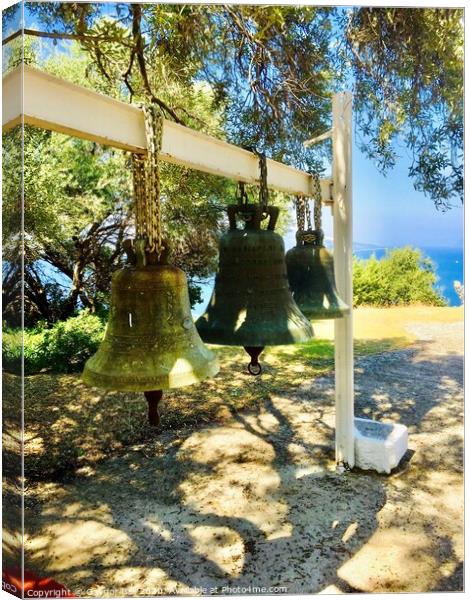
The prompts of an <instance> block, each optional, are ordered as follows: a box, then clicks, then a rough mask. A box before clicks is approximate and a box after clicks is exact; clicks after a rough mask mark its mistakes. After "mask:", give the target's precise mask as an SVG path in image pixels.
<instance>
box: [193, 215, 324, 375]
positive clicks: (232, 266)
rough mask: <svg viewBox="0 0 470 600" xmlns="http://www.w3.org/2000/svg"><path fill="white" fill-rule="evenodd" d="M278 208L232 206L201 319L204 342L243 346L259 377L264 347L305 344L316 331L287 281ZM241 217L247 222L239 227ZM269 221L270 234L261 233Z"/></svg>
mask: <svg viewBox="0 0 470 600" xmlns="http://www.w3.org/2000/svg"><path fill="white" fill-rule="evenodd" d="M278 214H279V209H278V208H275V207H267V208H266V209H265V210H263V208H262V206H261V205H257V204H236V205H231V206H229V207H228V217H229V225H230V229H229V231H228V232H227V233H225V234H224V235H223V236H222V238H221V240H220V244H219V268H218V272H217V275H216V279H215V287H214V291H213V294H212V297H211V299H210V301H209V304H208V306H207V308H206V312H205V313H204V314H203V315H202V316H201V317H200V318H199V319H198V320H197V322H196V327H197V328H198V331H199V333H200V335H201V338H202V339H203V340H204V341H205V342H207V343H211V344H221V345H224V346H243V347H244V348H245V350H246V351H247V352H248V353H249V354H250V356H251V358H252V360H251V362H250V364H249V367H248V369H249V371H250V373H252V374H254V375H257V374H259V373H260V372H261V367H260V365H259V363H258V356H259V354H260V353H261V352H262V350H263V348H264V346H278V345H284V344H293V343H297V342H305V341H307V340H309V339H311V338H312V337H313V329H312V326H311V324H310V323H309V321H308V320H307V319H306V318H305V317H304V316H303V314H302V313H301V312H300V310H299V308H298V307H297V306H296V304H295V302H294V301H293V299H292V295H291V293H290V290H289V284H288V281H287V272H286V263H285V258H284V242H283V240H282V237H281V236H280V235H278V234H277V233H275V232H274V227H275V224H276V220H277V218H278ZM237 216H240V217H241V218H242V220H243V221H244V222H245V228H244V229H238V228H237V221H236V218H237ZM263 217H269V222H268V226H267V229H261V221H262V219H263Z"/></svg>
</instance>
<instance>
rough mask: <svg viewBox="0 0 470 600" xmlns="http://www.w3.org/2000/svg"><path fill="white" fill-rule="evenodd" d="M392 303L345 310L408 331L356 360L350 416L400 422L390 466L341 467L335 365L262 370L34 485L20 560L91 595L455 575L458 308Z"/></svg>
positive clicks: (361, 321)
mask: <svg viewBox="0 0 470 600" xmlns="http://www.w3.org/2000/svg"><path fill="white" fill-rule="evenodd" d="M377 310H379V311H380V309H377ZM396 310H397V311H401V312H394V310H388V311H387V312H386V313H384V312H383V311H382V312H374V311H373V310H372V311H369V313H368V314H367V318H363V317H361V316H360V315H359V316H358V318H357V319H355V321H356V325H357V327H356V335H358V336H359V337H361V338H364V339H366V338H367V336H368V335H369V334H368V332H369V333H370V337H377V327H378V326H379V325H381V326H382V329H383V330H386V329H387V328H388V329H389V330H390V331H387V333H386V334H384V335H387V336H388V337H391V338H392V337H393V338H400V339H401V338H403V336H405V337H406V338H407V339H408V340H409V341H410V342H411V344H410V345H408V346H406V347H403V348H398V349H394V350H390V351H386V352H381V353H379V354H373V355H369V356H363V357H360V358H358V359H357V361H356V368H355V377H356V416H359V417H367V418H372V419H377V420H383V421H388V422H399V423H403V424H404V425H406V426H407V427H408V429H409V434H410V440H409V451H408V453H407V455H406V456H405V458H404V460H402V462H401V463H400V465H399V466H398V467H397V469H396V470H395V471H394V472H393V473H392V474H391V475H390V476H386V475H378V474H375V473H372V472H361V471H356V470H353V471H352V472H346V473H343V474H338V473H336V472H335V465H334V375H333V373H332V372H331V371H330V372H325V373H323V374H320V375H319V376H317V377H316V378H315V379H313V380H312V379H306V378H304V380H303V382H300V383H297V380H296V385H295V387H294V386H292V385H290V386H289V385H287V383H286V385H284V386H282V385H279V386H277V388H275V389H274V388H273V387H272V386H270V385H269V377H270V373H269V371H268V372H267V373H266V374H264V375H263V376H262V377H260V378H258V379H257V380H256V381H255V382H250V384H249V385H250V386H257V387H258V390H257V392H258V394H261V397H262V398H263V402H262V404H261V405H259V404H257V405H256V406H255V407H251V408H250V407H249V406H248V407H244V408H243V409H240V410H237V408H236V405H233V404H231V405H230V413H229V415H228V416H227V415H226V416H225V418H224V419H214V422H209V423H200V424H199V426H198V427H196V428H195V427H193V428H187V429H184V430H179V431H176V430H169V431H166V432H162V433H160V434H159V435H158V436H156V437H154V438H153V439H152V440H151V441H149V440H148V439H147V440H146V441H145V442H142V443H136V444H134V445H127V446H123V447H122V448H121V450H120V451H113V452H109V454H108V456H105V457H101V458H100V460H98V461H96V462H95V463H93V464H91V463H90V464H85V465H84V466H83V467H82V468H81V469H79V470H78V473H77V475H76V476H75V477H74V478H73V479H71V480H70V481H69V482H68V483H64V482H58V481H48V482H41V483H36V484H35V485H33V486H32V487H31V489H30V491H29V492H28V496H27V499H26V507H27V512H26V527H27V531H28V535H27V537H26V566H27V567H28V568H30V569H31V570H33V571H35V572H37V573H41V574H45V575H48V576H52V577H54V578H55V579H56V580H57V581H59V582H60V583H62V584H64V585H66V586H67V587H68V588H69V589H71V590H72V591H73V592H74V593H75V594H77V595H81V596H95V597H96V596H113V595H114V596H116V595H121V596H131V595H151V596H153V595H158V594H185V593H186V594H187V593H190V594H193V593H194V594H200V593H225V594H227V593H256V592H283V593H337V592H358V591H360V592H383V591H395V592H397V591H406V592H424V591H443V590H449V591H450V590H453V591H456V590H462V586H463V583H462V577H463V575H462V564H463V563H462V561H463V470H462V451H463V391H462V378H463V323H462V320H461V319H462V312H461V311H458V309H424V308H423V309H419V310H414V311H408V312H407V310H406V309H396ZM403 311H404V312H403ZM374 319H375V320H374ZM361 328H362V329H361ZM327 329H328V326H326V325H325V326H324V325H321V326H320V327H319V328H318V329H317V335H319V331H320V332H321V334H322V336H324V337H328V335H329V333H328V330H327ZM291 375H292V374H291V373H290V371H289V368H288V367H286V368H285V375H284V376H285V378H286V382H287V379H288V378H290V377H291ZM300 375H302V373H300ZM219 377H223V378H225V379H228V384H230V383H233V382H232V381H231V377H232V376H231V375H230V374H227V373H225V374H222V375H219ZM292 377H293V375H292ZM75 385H77V386H78V385H81V384H79V383H78V382H76V383H75ZM233 385H236V384H235V383H233ZM243 389H244V388H243V387H241V388H239V392H240V393H243ZM247 389H248V388H247ZM64 402H65V396H64ZM234 406H235V408H234ZM170 408H171V407H170ZM53 409H54V408H53ZM43 443H47V440H43Z"/></svg>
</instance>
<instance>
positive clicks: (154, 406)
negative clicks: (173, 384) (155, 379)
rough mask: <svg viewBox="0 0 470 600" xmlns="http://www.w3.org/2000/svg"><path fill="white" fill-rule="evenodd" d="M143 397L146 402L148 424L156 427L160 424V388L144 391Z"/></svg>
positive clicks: (161, 393) (161, 394) (161, 392)
mask: <svg viewBox="0 0 470 600" xmlns="http://www.w3.org/2000/svg"><path fill="white" fill-rule="evenodd" d="M144 396H145V399H146V400H147V402H148V409H149V410H148V418H149V423H150V425H153V426H154V427H157V426H158V425H160V413H159V412H158V403H159V402H160V400H161V399H162V396H163V391H162V390H152V391H151V392H144Z"/></svg>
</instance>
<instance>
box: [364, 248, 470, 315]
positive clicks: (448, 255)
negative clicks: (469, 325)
mask: <svg viewBox="0 0 470 600" xmlns="http://www.w3.org/2000/svg"><path fill="white" fill-rule="evenodd" d="M409 245H410V246H413V247H414V248H419V249H420V250H421V251H422V253H423V254H424V255H425V256H427V257H429V258H430V259H431V260H432V262H433V263H434V265H435V268H436V274H437V276H438V278H439V279H438V281H437V284H436V288H437V289H439V291H440V292H441V294H442V295H443V296H444V298H445V299H446V301H447V303H448V304H449V306H460V300H459V297H458V296H457V294H456V292H455V290H454V281H460V283H464V281H463V248H442V247H430V246H416V245H413V244H409ZM392 249H393V247H387V248H385V247H382V248H381V247H379V246H377V247H374V246H372V245H366V244H357V245H356V244H354V249H353V252H354V255H355V256H357V258H363V259H367V258H369V257H370V256H372V254H375V256H376V257H377V258H378V259H380V258H382V257H383V256H385V254H386V252H387V251H388V250H392Z"/></svg>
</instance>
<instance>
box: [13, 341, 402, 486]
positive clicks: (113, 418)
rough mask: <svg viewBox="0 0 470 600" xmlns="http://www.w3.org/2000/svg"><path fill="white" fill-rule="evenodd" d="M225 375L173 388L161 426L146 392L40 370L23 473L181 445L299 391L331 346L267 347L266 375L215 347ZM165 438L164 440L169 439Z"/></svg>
mask: <svg viewBox="0 0 470 600" xmlns="http://www.w3.org/2000/svg"><path fill="white" fill-rule="evenodd" d="M406 343H408V341H407V340H406V339H401V338H396V339H384V340H357V341H356V342H355V352H356V355H357V356H360V355H365V354H374V353H378V352H383V351H387V350H394V349H397V348H401V347H403V346H404V345H406ZM216 351H217V354H218V356H219V362H220V366H221V369H220V373H219V374H218V375H217V376H216V377H214V378H212V379H208V380H206V381H204V382H203V383H201V384H199V385H193V386H191V387H186V388H179V389H173V390H168V391H166V392H165V394H164V403H163V406H162V426H161V429H160V430H157V431H155V430H154V429H153V428H151V427H150V426H149V425H148V424H147V415H146V409H147V405H146V401H145V399H144V397H143V394H138V393H121V392H108V393H103V392H101V391H99V390H96V389H93V388H89V387H88V386H86V385H85V384H83V383H82V382H81V380H80V377H79V375H78V374H51V373H40V374H36V375H31V376H29V377H26V378H25V428H26V434H25V473H26V477H27V478H28V480H29V481H34V480H36V481H47V480H52V481H64V480H65V481H66V480H67V479H70V478H71V477H74V475H75V473H76V472H77V470H78V469H83V468H85V469H89V468H93V465H94V464H96V463H97V462H99V461H101V460H103V459H104V458H107V457H109V456H111V455H115V454H118V453H120V452H123V451H125V449H126V448H128V447H129V446H132V445H136V444H143V445H144V446H149V447H150V446H151V447H152V448H153V447H154V446H155V444H163V445H164V446H165V444H168V443H170V441H171V443H172V444H174V443H176V441H178V443H181V441H184V439H185V438H186V436H188V435H190V434H191V432H193V431H194V430H196V429H199V428H202V427H204V426H205V425H207V424H210V423H223V422H224V421H227V420H229V419H231V418H232V417H233V416H234V415H236V414H237V413H239V412H242V411H255V412H258V411H260V410H262V409H263V407H264V405H265V403H266V401H267V400H268V399H270V398H272V397H273V396H276V395H289V394H290V393H294V392H295V391H296V390H297V388H298V386H299V385H301V384H303V383H305V382H308V381H313V380H314V379H315V378H316V377H318V376H320V375H323V374H325V373H327V372H329V371H331V370H332V369H333V367H334V344H333V342H332V341H330V340H323V339H314V340H312V341H310V342H308V343H305V344H302V345H295V346H282V347H271V348H267V349H266V350H265V351H264V352H263V354H262V355H261V362H262V364H263V373H262V375H261V376H259V377H252V376H250V375H249V374H248V373H247V372H246V365H247V363H248V362H249V357H248V355H247V354H246V353H245V351H244V350H243V349H242V348H235V347H233V348H232V347H216ZM18 381H19V378H18V377H17V376H15V375H11V374H7V373H6V374H4V415H5V419H6V421H7V422H8V421H9V422H10V424H12V425H13V426H14V422H15V419H16V416H17V415H15V410H14V408H15V405H17V403H18V402H19V397H18V385H17V383H18ZM165 440H167V441H166V442H165Z"/></svg>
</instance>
